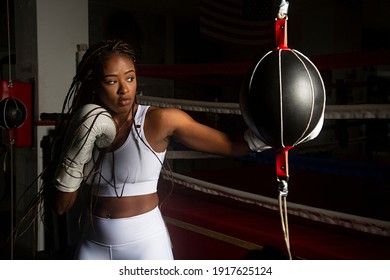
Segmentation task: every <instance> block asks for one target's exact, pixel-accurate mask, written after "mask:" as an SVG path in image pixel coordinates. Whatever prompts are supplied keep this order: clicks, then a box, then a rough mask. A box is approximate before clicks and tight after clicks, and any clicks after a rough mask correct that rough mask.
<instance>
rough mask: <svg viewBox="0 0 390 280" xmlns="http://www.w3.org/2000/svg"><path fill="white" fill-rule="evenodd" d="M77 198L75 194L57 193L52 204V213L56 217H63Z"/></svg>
mask: <svg viewBox="0 0 390 280" xmlns="http://www.w3.org/2000/svg"><path fill="white" fill-rule="evenodd" d="M76 197H77V192H70V193H67V192H61V191H57V194H56V198H55V203H54V211H55V212H56V213H57V215H63V214H65V213H66V212H68V211H69V210H70V209H71V208H72V206H73V204H74V201H75V199H76Z"/></svg>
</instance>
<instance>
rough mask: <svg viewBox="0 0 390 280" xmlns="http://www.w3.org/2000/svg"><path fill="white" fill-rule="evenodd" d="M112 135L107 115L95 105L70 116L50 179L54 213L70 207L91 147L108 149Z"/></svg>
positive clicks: (112, 123)
mask: <svg viewBox="0 0 390 280" xmlns="http://www.w3.org/2000/svg"><path fill="white" fill-rule="evenodd" d="M116 133H117V129H116V124H115V122H114V120H113V119H112V117H111V115H110V114H109V113H108V112H107V111H106V110H105V109H103V108H102V107H100V106H98V105H94V104H88V105H85V106H83V107H82V108H80V110H79V111H77V112H76V114H75V115H74V116H73V118H72V120H71V122H70V124H69V128H68V130H67V133H66V136H65V141H64V151H63V155H62V157H61V162H60V164H59V166H58V168H57V170H56V174H55V179H54V186H55V187H56V189H57V190H58V191H59V192H58V194H57V199H56V206H55V207H56V211H57V213H59V214H62V213H63V212H65V211H66V210H68V209H69V208H70V207H71V206H72V205H73V202H74V199H75V197H76V192H77V190H78V189H79V187H80V185H81V183H82V181H83V179H84V177H85V176H84V165H85V164H86V163H87V162H88V161H90V160H91V158H92V154H93V149H94V147H95V145H96V146H97V147H98V148H106V147H108V146H109V145H110V144H111V143H112V142H113V141H114V139H115V136H116Z"/></svg>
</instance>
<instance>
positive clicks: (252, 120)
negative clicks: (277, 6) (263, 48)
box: [240, 19, 325, 149]
mask: <svg viewBox="0 0 390 280" xmlns="http://www.w3.org/2000/svg"><path fill="white" fill-rule="evenodd" d="M286 26H287V25H286V19H283V20H277V24H276V40H277V47H276V48H275V49H274V50H272V51H270V52H268V53H267V54H265V55H264V56H263V57H262V58H261V59H260V60H259V61H258V62H257V63H255V64H254V65H253V67H252V68H251V69H250V70H249V71H248V72H247V74H246V76H245V78H244V81H243V83H242V88H241V92H240V106H241V112H242V115H243V118H244V120H245V122H246V123H247V125H248V127H249V128H250V129H251V130H252V131H253V132H254V133H255V134H256V135H257V136H258V137H260V138H261V139H263V140H264V142H265V143H266V144H267V145H269V146H271V147H273V148H275V149H284V148H287V147H290V148H291V147H294V146H296V145H297V144H299V143H300V142H301V141H303V140H304V139H305V138H307V137H308V136H309V135H310V133H312V132H313V131H314V129H315V128H317V129H318V127H317V125H318V124H319V123H320V122H321V121H323V119H322V118H323V113H324V110H325V87H324V84H323V81H322V78H321V75H320V73H319V71H318V70H317V68H316V67H315V65H314V64H313V63H312V62H311V61H310V60H309V59H308V58H307V57H306V56H304V55H303V54H302V53H300V52H299V51H297V50H293V49H290V48H288V47H287V44H286ZM321 125H322V123H321Z"/></svg>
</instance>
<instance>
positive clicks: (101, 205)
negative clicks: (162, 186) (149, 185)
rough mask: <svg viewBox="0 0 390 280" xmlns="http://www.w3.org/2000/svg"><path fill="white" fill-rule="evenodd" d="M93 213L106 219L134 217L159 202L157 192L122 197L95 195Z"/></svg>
mask: <svg viewBox="0 0 390 280" xmlns="http://www.w3.org/2000/svg"><path fill="white" fill-rule="evenodd" d="M94 199H95V201H96V202H95V206H94V209H93V214H94V215H96V216H98V217H101V218H106V219H118V218H126V217H134V216H137V215H141V214H144V213H147V212H149V211H151V210H152V209H154V208H156V207H157V206H158V204H159V199H158V195H157V193H156V192H154V193H151V194H146V195H137V196H122V197H96V196H95V197H94Z"/></svg>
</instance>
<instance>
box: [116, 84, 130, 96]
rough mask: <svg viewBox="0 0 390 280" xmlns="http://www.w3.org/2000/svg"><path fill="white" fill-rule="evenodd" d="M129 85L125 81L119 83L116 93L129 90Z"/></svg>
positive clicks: (124, 92) (123, 92)
mask: <svg viewBox="0 0 390 280" xmlns="http://www.w3.org/2000/svg"><path fill="white" fill-rule="evenodd" d="M128 87H129V85H127V84H126V83H120V86H119V90H118V94H126V93H128V92H129V88H128Z"/></svg>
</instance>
